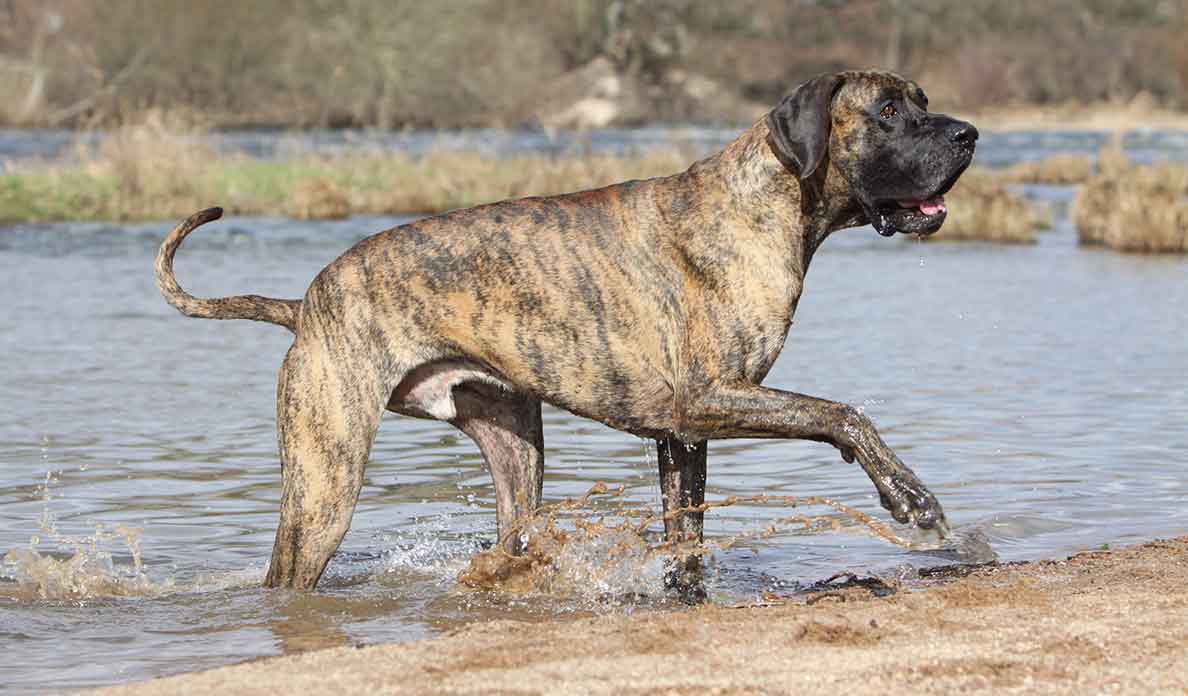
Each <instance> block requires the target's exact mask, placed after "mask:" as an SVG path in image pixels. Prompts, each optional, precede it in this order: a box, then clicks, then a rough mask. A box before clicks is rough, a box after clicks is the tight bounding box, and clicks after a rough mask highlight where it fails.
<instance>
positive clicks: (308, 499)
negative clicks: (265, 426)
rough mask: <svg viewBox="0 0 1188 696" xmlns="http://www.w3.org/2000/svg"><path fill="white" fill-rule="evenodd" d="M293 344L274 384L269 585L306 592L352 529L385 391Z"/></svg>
mask: <svg viewBox="0 0 1188 696" xmlns="http://www.w3.org/2000/svg"><path fill="white" fill-rule="evenodd" d="M340 362H341V359H338V360H336V359H335V358H334V357H331V356H327V355H325V354H324V353H323V351H321V350H320V349H317V350H315V351H313V352H312V353H311V352H310V351H308V350H305V349H303V348H302V347H300V346H299V345H297V344H295V345H294V346H293V347H292V348H290V349H289V353H288V355H287V356H285V361H284V364H283V365H282V366H281V371H280V381H279V384H278V386H277V419H276V422H277V428H278V431H279V439H280V454H281V475H282V478H283V483H282V490H281V514H280V525H279V526H278V528H277V530H276V542H275V544H274V545H273V550H272V562H271V564H270V565H269V567H268V576H267V577H266V578H265V579H264V584H265V586H267V587H291V588H295V589H302V590H308V589H312V588H313V587H314V586H315V585H316V584H317V582H318V579H319V578H320V577H321V576H322V571H324V570H325V568H326V563H327V562H328V561H329V560H330V556H332V555H333V554H334V552H335V550H337V549H338V545H339V543H340V542H341V541H342V537H343V536H344V535H345V534H346V532H347V529H348V528H349V527H350V525H351V515H352V514H353V513H354V510H355V502H356V501H357V500H358V498H359V490H360V488H362V486H363V467H364V465H365V464H366V463H367V457H368V455H369V454H370V452H371V445H372V442H373V440H374V439H375V433H376V430H377V429H378V428H379V422H380V416H381V414H382V413H383V409H382V405H383V403H384V398H385V397H386V396H387V393H388V391H390V389H391V387H390V386H388V387H387V388H385V385H383V384H381V382H380V379H379V376H378V374H375V373H376V372H377V371H375V370H370V369H367V368H368V365H367V364H366V363H362V362H361V361H360V362H355V363H353V364H352V365H351V366H350V367H351V370H350V371H346V370H344V369H342V367H341V365H340V364H339V363H340Z"/></svg>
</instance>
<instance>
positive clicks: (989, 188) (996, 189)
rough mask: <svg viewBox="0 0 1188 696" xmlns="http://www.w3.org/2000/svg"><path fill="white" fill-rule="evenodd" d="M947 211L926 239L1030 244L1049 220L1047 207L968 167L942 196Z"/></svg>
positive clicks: (992, 177) (990, 176)
mask: <svg viewBox="0 0 1188 696" xmlns="http://www.w3.org/2000/svg"><path fill="white" fill-rule="evenodd" d="M945 198H946V203H947V205H948V208H949V215H948V217H947V218H946V219H945V224H944V226H943V227H941V230H940V232H937V233H936V234H935V235H933V236H932V237H929V238H928V239H933V240H937V241H982V242H998V243H1004V244H1032V243H1034V242H1035V230H1036V229H1037V228H1040V227H1045V226H1047V224H1048V218H1047V211H1046V210H1045V209H1042V208H1037V207H1036V206H1034V205H1032V204H1030V203H1028V202H1027V201H1026V200H1025V199H1024V198H1023V197H1022V196H1019V195H1017V194H1014V193H1011V192H1010V191H1008V190H1006V188H1005V186H1004V185H1003V184H1002V183H1001V182H1000V181H999V180H998V179H997V178H995V177H994V176H992V175H989V174H986V173H984V172H981V171H977V170H971V171H968V172H966V173H965V174H964V175H962V177H961V179H960V180H959V181H958V182H957V185H956V186H954V187H953V190H952V191H951V192H950V193H949V194H948V195H947V196H946V197H945Z"/></svg>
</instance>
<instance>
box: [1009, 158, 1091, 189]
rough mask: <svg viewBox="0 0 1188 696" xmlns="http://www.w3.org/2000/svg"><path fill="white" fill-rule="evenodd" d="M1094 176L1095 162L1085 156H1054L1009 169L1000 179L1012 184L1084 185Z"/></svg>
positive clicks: (1019, 164)
mask: <svg viewBox="0 0 1188 696" xmlns="http://www.w3.org/2000/svg"><path fill="white" fill-rule="evenodd" d="M1092 174H1093V160H1092V159H1091V158H1090V157H1087V156H1085V155H1052V156H1051V157H1048V158H1047V159H1042V160H1038V161H1035V162H1020V163H1018V164H1015V165H1012V166H1010V167H1007V168H1006V169H1005V170H1003V171H1002V172H1001V173H999V175H998V179H999V180H1000V181H1002V182H1004V183H1011V184H1055V185H1060V186H1071V185H1073V184H1083V183H1085V182H1086V181H1088V180H1089V177H1090V176H1092Z"/></svg>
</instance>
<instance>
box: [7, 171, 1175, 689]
mask: <svg viewBox="0 0 1188 696" xmlns="http://www.w3.org/2000/svg"><path fill="white" fill-rule="evenodd" d="M980 156H981V155H979V157H980ZM1029 191H1030V192H1031V193H1032V194H1033V195H1036V196H1038V197H1041V198H1044V199H1047V200H1049V201H1052V202H1053V203H1054V204H1055V205H1056V207H1057V208H1058V209H1059V208H1060V206H1061V205H1062V204H1063V203H1064V202H1066V201H1067V199H1068V191H1067V190H1065V189H1059V188H1050V187H1046V188H1040V187H1036V188H1032V189H1029ZM396 222H398V221H397V220H393V219H363V218H356V219H353V220H349V221H344V222H316V223H297V222H292V221H286V220H269V219H230V220H226V221H220V222H218V223H214V224H213V225H211V226H208V227H206V228H203V229H202V230H201V231H200V232H198V233H195V235H194V236H193V237H192V238H191V239H190V240H189V241H188V242H187V243H186V246H185V248H184V249H183V250H182V252H181V253H180V254H179V258H178V261H177V272H178V276H179V279H180V280H181V283H182V284H183V286H185V287H187V289H190V290H191V291H193V292H195V293H196V294H206V295H226V294H232V293H238V292H257V293H262V294H269V295H276V296H284V297H296V296H299V295H300V294H301V292H302V291H303V289H304V286H305V284H306V283H307V282H308V281H309V280H310V278H312V276H313V275H314V274H315V273H316V271H317V270H318V269H319V268H321V266H323V265H324V264H325V263H326V262H328V261H329V260H331V259H332V258H334V257H335V256H336V255H337V254H338V253H339V252H341V251H342V250H343V249H345V248H346V247H347V246H348V245H349V244H350V243H351V242H353V241H354V240H356V239H358V238H360V237H361V236H364V235H366V234H369V233H371V232H373V231H376V230H378V229H382V228H384V227H387V226H391V225H393V224H395V223H396ZM169 226H170V224H169V223H162V224H155V225H135V226H115V225H98V224H96V225H45V226H18V227H11V228H0V297H3V298H4V307H5V308H4V311H3V312H0V403H2V404H4V406H5V408H4V409H3V411H2V412H0V555H2V554H4V553H5V552H9V551H12V552H14V553H13V556H12V557H11V558H12V562H10V563H8V564H5V565H0V645H2V646H3V650H0V673H2V674H3V675H4V676H3V680H2V681H3V685H2V686H0V688H7V689H10V690H13V691H16V692H24V691H45V690H50V691H54V690H65V689H70V688H77V687H84V686H93V685H100V684H110V683H118V682H126V681H135V680H143V679H147V678H150V677H153V676H159V675H164V674H171V673H176V672H182V671H189V670H194V669H199V668H204V667H210V666H215V665H221V664H227V663H232V662H237V661H241V660H245V659H250V658H253V657H258V656H264V655H275V654H279V653H282V652H292V651H298V650H304V649H310V648H315V647H325V646H331V645H349V644H357V643H375V642H380V641H390V640H407V639H413V638H418V637H422V636H427V635H432V634H433V633H435V632H437V631H440V630H442V629H444V628H448V627H450V626H454V625H458V624H460V623H465V622H469V621H475V620H480V619H485V618H492V617H504V618H520V619H525V618H527V619H531V618H534V617H549V616H556V615H558V614H566V613H575V612H589V611H630V610H632V609H633V608H635V607H638V606H641V605H643V606H649V605H653V604H657V603H663V602H665V601H666V600H664V599H663V598H662V597H660V596H659V595H660V593H659V587H660V584H661V581H660V568H659V564H658V563H657V562H655V561H654V559H653V561H648V562H645V561H643V560H640V561H639V562H636V563H627V564H625V565H623V566H622V567H621V568H620V567H616V569H615V571H614V572H613V573H610V574H609V575H607V574H602V575H599V576H598V577H594V576H593V575H591V576H582V575H579V576H575V580H574V583H575V585H576V586H577V587H578V590H579V591H577V592H576V593H574V594H571V595H569V596H560V597H539V596H537V597H528V598H515V597H510V598H509V597H493V596H489V595H485V594H482V593H475V592H471V591H466V590H464V589H462V588H461V587H459V586H458V584H457V583H456V581H455V577H456V575H457V573H458V572H459V571H460V570H462V569H463V568H464V567H465V565H466V563H467V560H468V559H469V558H470V556H471V555H472V554H473V553H475V552H476V551H478V550H479V549H480V548H481V547H482V545H483V544H485V543H488V542H490V541H491V540H492V538H493V536H494V529H495V516H494V502H493V494H492V490H491V485H490V480H489V477H488V476H487V474H486V473H485V471H484V470H483V468H482V462H481V459H480V458H479V456H478V454H477V452H476V451H475V449H474V448H473V447H472V446H471V445H470V444H469V443H468V441H466V440H465V439H464V438H462V437H460V436H459V435H458V434H456V433H455V432H454V431H452V430H451V429H450V427H449V426H446V425H442V424H436V423H430V422H425V421H418V420H412V419H401V418H398V417H395V416H389V417H387V418H386V420H385V423H384V426H383V427H382V428H381V431H380V434H379V438H378V441H377V444H376V447H375V450H374V453H373V461H372V463H371V464H370V466H369V468H368V472H367V481H366V485H365V488H364V490H363V493H362V497H361V499H360V503H359V507H358V511H357V513H356V515H355V518H354V523H353V526H352V529H351V532H350V533H349V535H348V536H347V538H346V541H345V543H344V544H343V546H342V550H341V552H340V553H339V555H338V556H336V557H335V558H334V560H333V561H332V562H331V565H330V568H329V571H328V575H327V580H325V581H324V583H323V585H322V589H321V590H320V591H319V592H318V593H317V594H313V595H301V594H294V593H289V592H284V591H264V590H261V589H259V588H258V584H259V582H260V580H261V578H262V577H263V573H264V568H265V565H266V563H267V560H268V554H269V552H270V550H271V543H272V534H273V531H274V528H275V527H274V525H275V523H276V510H277V501H278V495H279V471H278V464H277V459H276V446H275V431H274V416H273V413H274V410H273V409H274V379H275V375H276V369H277V366H278V365H279V363H280V360H281V357H282V356H283V353H284V351H285V349H286V347H287V345H288V336H289V335H288V333H287V332H285V331H284V330H282V329H279V328H277V327H271V326H266V325H260V324H253V323H250V322H214V321H193V320H187V319H184V318H182V317H180V316H179V315H177V313H176V312H174V310H172V309H171V308H169V307H167V306H166V305H165V303H164V302H163V301H162V300H161V298H160V296H159V295H158V293H157V291H156V289H155V287H154V285H153V279H152V258H153V254H154V253H155V249H156V245H157V243H158V242H159V240H160V238H161V237H162V235H163V234H164V233H165V232H166V231H167V229H168V227H169ZM942 234H943V232H942ZM1185 306H1188V259H1186V258H1184V257H1144V256H1127V255H1120V254H1115V253H1110V252H1105V251H1100V250H1090V249H1081V248H1077V247H1076V245H1075V238H1074V235H1073V233H1072V230H1071V228H1070V227H1069V225H1068V223H1067V221H1066V220H1065V219H1063V218H1061V219H1060V220H1059V221H1058V223H1057V226H1056V229H1055V230H1054V231H1052V232H1049V233H1045V234H1044V236H1043V237H1042V239H1041V243H1040V244H1038V245H1036V246H1031V247H1006V246H990V245H981V244H965V245H945V244H931V243H930V244H918V243H915V242H913V241H909V240H887V239H883V238H881V237H879V236H878V235H877V234H875V233H874V232H873V231H871V230H870V229H869V228H867V229H860V230H848V231H843V232H839V233H837V234H836V235H835V236H834V237H833V238H832V239H831V240H829V242H828V243H827V244H826V245H825V247H824V248H823V249H822V251H821V252H820V253H819V254H818V256H817V257H816V259H815V260H814V263H813V268H812V271H811V272H810V274H809V277H808V280H807V291H806V294H805V296H804V298H803V299H802V301H801V304H800V308H799V311H798V313H797V316H796V322H795V325H794V326H793V329H792V333H791V335H790V337H789V340H788V344H787V347H786V348H785V350H784V353H783V355H782V356H781V357H780V360H779V362H778V363H777V364H776V366H775V368H774V369H773V371H772V373H771V375H770V377H769V378H768V382H767V383H768V384H769V385H771V386H777V387H783V388H788V389H794V390H796V391H800V392H805V393H809V394H814V395H820V396H825V397H829V398H832V399H838V400H844V401H848V402H851V403H854V404H857V405H861V406H862V407H863V408H864V409H865V410H866V412H867V413H869V414H870V415H871V416H872V417H873V419H874V420H875V422H876V423H877V424H878V425H879V427H880V428H881V430H882V432H883V434H884V436H885V438H886V439H887V440H888V442H889V443H890V444H891V446H892V447H894V448H895V449H896V450H897V451H898V452H899V454H900V455H901V457H902V458H903V459H904V461H905V462H907V463H908V464H909V465H910V466H912V467H913V468H914V469H915V470H916V472H917V473H919V474H920V476H921V477H922V478H923V479H924V480H925V481H926V482H927V483H928V484H929V486H930V487H931V489H932V490H933V491H934V492H935V493H936V494H937V496H938V498H939V499H940V500H941V502H942V503H943V504H944V506H945V509H946V511H947V513H948V516H949V519H950V521H951V522H952V523H953V524H954V525H955V526H956V527H957V528H958V530H959V532H960V534H961V535H962V536H963V537H965V538H967V539H971V538H972V539H976V538H981V537H984V538H985V539H987V540H988V541H989V543H990V544H991V546H992V547H993V548H994V550H995V551H997V553H998V554H999V556H1000V557H1001V558H1003V559H1004V560H1016V559H1026V558H1036V557H1043V556H1057V555H1060V554H1066V553H1069V552H1072V551H1075V550H1077V549H1081V548H1085V547H1089V546H1099V545H1101V544H1118V543H1128V542H1134V541H1139V540H1145V539H1150V538H1153V537H1157V536H1168V535H1173V534H1181V533H1184V532H1185V531H1188V505H1186V503H1188V476H1186V474H1188V389H1186V386H1185V385H1186V383H1188V380H1186V379H1185V378H1186V377H1188V367H1186V366H1188V332H1186V331H1185V329H1186V328H1188V327H1186V322H1185V313H1184V307H1185ZM545 418H546V425H545V427H546V433H545V437H546V446H547V457H548V468H547V471H546V479H545V496H546V499H547V500H551V501H556V500H559V499H562V498H565V497H572V496H578V495H581V494H582V493H583V492H585V491H586V490H587V489H588V488H589V487H590V485H591V484H593V483H594V482H596V481H604V482H606V483H608V484H610V485H612V486H614V485H623V486H625V494H624V498H625V499H626V500H627V501H628V502H629V503H630V504H632V505H636V506H640V507H651V508H653V509H655V508H656V507H657V506H658V496H657V490H656V473H655V471H654V470H653V469H652V465H651V464H650V461H649V458H648V454H647V449H648V446H647V444H646V443H644V442H642V441H640V440H638V439H635V438H632V437H630V436H627V435H624V434H621V433H618V432H615V431H612V430H609V429H607V428H604V427H602V426H600V425H598V424H595V423H592V422H589V421H584V420H581V419H578V418H575V417H572V416H570V415H568V414H566V413H562V412H558V411H555V410H549V411H547V412H546V416H545ZM710 452H711V454H710V469H709V490H708V497H709V498H710V499H711V500H720V499H722V498H725V497H726V496H730V495H737V496H753V495H760V494H770V495H780V496H784V495H787V496H809V495H827V496H829V497H831V498H833V499H835V500H838V501H840V502H841V503H844V504H846V505H849V506H852V507H854V508H856V509H858V510H860V511H862V512H865V513H868V514H872V515H875V516H877V517H878V518H880V519H882V520H884V521H886V520H888V517H887V516H886V514H885V513H883V511H882V510H881V509H880V508H879V506H878V501H877V497H876V496H875V495H874V492H873V487H872V486H871V484H870V482H869V481H868V480H867V479H866V477H865V476H864V475H863V474H862V472H861V471H860V470H859V469H858V467H857V466H856V465H849V464H845V463H844V462H843V461H842V460H841V459H840V458H839V457H838V455H837V453H836V451H835V450H834V449H833V448H831V447H828V446H825V445H820V444H813V443H798V442H766V441H733V442H715V443H711V445H710ZM608 509H609V505H608ZM797 512H801V511H800V510H788V509H786V508H784V507H782V506H778V505H774V504H769V505H763V504H749V505H739V506H734V507H728V508H722V509H717V510H713V511H711V512H710V513H708V515H707V525H706V526H707V532H708V534H709V535H710V537H711V538H714V539H724V538H728V537H731V536H733V535H735V534H739V533H753V532H756V531H757V530H762V529H763V528H764V527H765V526H766V525H767V524H768V523H769V522H770V521H771V520H773V519H775V518H778V517H782V516H787V515H789V514H793V513H797ZM812 513H813V514H833V515H835V516H836V513H831V511H829V510H827V509H819V508H818V509H815V510H813V511H812ZM97 524H99V525H102V529H101V530H99V531H98V532H97V531H96V525H97ZM899 529H900V530H902V528H899ZM138 530H139V531H138ZM33 537H37V543H36V544H35V545H32V546H31V539H32V538H33ZM126 539H132V540H134V543H133V544H132V545H131V546H132V547H134V548H136V550H137V552H138V554H139V558H140V560H141V562H142V563H143V566H142V567H141V568H140V569H139V570H138V569H137V566H136V558H134V555H133V554H132V552H131V549H130V548H129V544H128V543H127V541H126ZM579 550H580V551H582V553H584V554H585V555H582V554H578V556H577V557H576V560H575V561H574V567H575V568H579V569H580V568H581V567H582V564H583V563H585V564H586V566H587V567H588V566H590V565H591V564H594V565H597V564H598V563H600V562H603V561H605V559H606V558H607V555H606V553H605V550H602V551H600V550H599V549H598V548H595V546H588V547H585V548H584V549H579ZM76 551H77V552H78V553H80V554H82V555H81V556H76ZM72 556H75V557H76V560H75V562H76V563H80V562H82V561H85V563H83V564H82V566H81V567H80V568H75V569H74V570H73V571H72V572H73V574H72V573H71V572H70V568H72V566H70V565H69V563H68V562H67V560H66V559H69V558H71V557H72ZM950 560H952V559H951V557H949V556H946V555H941V556H939V557H938V556H936V555H933V554H928V553H918V552H911V551H905V550H904V549H902V548H899V547H897V546H893V545H890V544H888V543H886V542H885V541H883V540H881V539H878V538H877V537H875V536H874V535H871V534H869V533H867V532H864V531H863V530H862V529H860V528H857V527H854V526H852V525H843V528H842V529H841V530H840V531H830V532H821V531H812V530H805V529H803V528H800V527H797V526H795V525H793V526H790V527H787V528H784V529H782V530H781V531H779V532H778V533H776V534H773V535H770V536H767V537H766V538H755V539H752V540H750V541H747V542H746V543H743V544H740V545H738V546H735V547H732V548H731V549H729V550H727V551H724V552H721V553H719V554H717V556H716V560H715V563H714V566H713V568H712V570H711V573H710V581H709V583H710V584H709V589H710V593H711V596H712V597H713V598H714V599H715V601H720V602H729V601H746V600H748V599H753V598H755V597H757V596H759V595H760V594H761V593H763V592H764V591H768V590H775V591H787V590H789V589H793V588H795V587H796V585H797V583H803V582H810V581H813V580H819V579H822V578H825V577H828V576H830V575H832V574H833V573H835V572H837V571H839V570H843V569H850V570H858V571H863V572H879V573H887V574H891V575H896V574H905V573H906V572H907V571H906V567H907V566H909V565H912V566H917V567H920V566H929V565H936V564H938V563H944V562H948V561H950ZM39 574H40V575H39ZM35 577H39V578H40V579H41V581H42V584H41V588H42V590H44V592H45V594H47V595H49V596H48V597H47V598H39V597H38V589H37V587H38V586H37V583H35V582H34V578H35ZM85 580H90V581H91V582H92V584H91V585H79V584H78V583H80V582H83V581H85ZM72 583H73V585H72ZM72 587H73V590H72ZM125 595H130V596H125Z"/></svg>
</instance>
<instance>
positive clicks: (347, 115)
mask: <svg viewBox="0 0 1188 696" xmlns="http://www.w3.org/2000/svg"><path fill="white" fill-rule="evenodd" d="M868 66H881V67H887V68H892V69H896V70H898V71H900V72H903V73H905V74H907V75H909V76H911V77H913V78H915V79H917V80H918V81H920V82H921V83H922V84H925V85H927V89H928V91H929V94H930V96H931V97H932V101H933V102H934V103H936V104H938V105H943V106H944V108H946V109H952V110H960V111H966V112H969V111H978V110H982V109H988V108H995V107H1002V106H1011V105H1051V104H1068V103H1101V102H1111V103H1122V104H1130V103H1132V102H1135V101H1136V100H1139V101H1140V102H1142V103H1150V104H1152V105H1153V106H1161V107H1164V108H1170V109H1178V110H1184V109H1186V108H1188V99H1186V97H1185V93H1186V88H1188V0H1044V1H1042V2H1014V1H1004V0H963V1H962V2H949V1H947V0H850V1H845V0H785V1H782V2H781V1H777V0H732V1H731V2H711V1H709V0H703V1H697V0H442V1H440V2H424V1H422V0H387V1H385V2H379V1H378V0H250V1H245V2H230V1H229V0H105V1H103V2H97V1H95V0H0V125H7V126H35V127H96V126H104V127H106V126H112V125H119V124H121V123H124V122H126V121H127V120H129V119H131V118H134V117H135V115H136V114H140V113H143V112H144V111H146V110H150V109H160V110H166V111H169V112H186V111H190V112H193V113H194V114H200V115H201V116H200V118H201V120H202V121H203V123H204V125H207V126H210V127H253V126H279V127H336V126H353V127H358V126H374V127H381V128H400V127H430V128H453V127H474V126H495V127H517V126H521V125H525V124H535V123H542V122H543V123H545V124H546V125H549V124H550V120H551V121H552V122H553V123H555V124H557V125H572V124H577V125H581V124H582V118H586V120H590V118H591V117H589V115H588V114H587V116H585V117H583V116H581V115H580V114H576V115H575V114H573V113H569V111H570V110H571V109H572V108H573V107H574V105H575V104H579V103H583V104H585V106H586V109H587V111H589V110H590V109H593V113H594V116H593V117H592V120H593V123H591V124H590V125H607V124H609V123H615V124H620V125H629V124H631V123H640V122H648V121H692V122H720V123H726V122H730V123H737V122H740V121H743V120H746V119H748V118H750V117H751V116H753V115H755V113H756V110H757V109H758V108H760V107H761V106H763V105H770V104H772V103H773V102H775V101H776V100H778V98H779V97H780V96H781V95H782V94H783V93H785V92H786V91H787V90H788V89H789V88H790V87H792V86H794V85H796V84H797V83H798V82H800V81H801V80H803V79H805V78H806V77H808V76H811V75H813V74H816V73H819V72H822V71H827V70H834V69H838V68H845V67H868ZM583 100H585V101H583ZM591 100H592V101H591ZM600 100H601V101H600ZM600 105H601V106H602V107H605V108H606V109H609V111H606V110H604V112H598V108H599V106H600ZM608 105H609V106H608ZM571 121H572V123H571Z"/></svg>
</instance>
